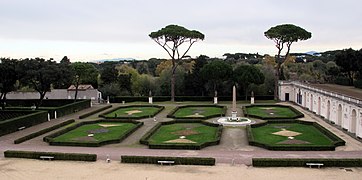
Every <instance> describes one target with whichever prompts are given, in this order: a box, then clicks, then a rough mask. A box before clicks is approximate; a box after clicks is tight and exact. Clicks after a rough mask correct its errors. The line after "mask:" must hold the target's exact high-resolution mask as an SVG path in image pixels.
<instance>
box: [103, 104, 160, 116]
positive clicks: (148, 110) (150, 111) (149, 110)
mask: <svg viewBox="0 0 362 180" xmlns="http://www.w3.org/2000/svg"><path fill="white" fill-rule="evenodd" d="M159 110H160V108H159V107H146V106H145V107H126V108H119V109H117V110H115V111H113V112H111V113H108V114H106V115H105V117H107V118H113V117H115V118H116V117H144V116H154V115H155V114H156V113H157V112H158V111H159Z"/></svg>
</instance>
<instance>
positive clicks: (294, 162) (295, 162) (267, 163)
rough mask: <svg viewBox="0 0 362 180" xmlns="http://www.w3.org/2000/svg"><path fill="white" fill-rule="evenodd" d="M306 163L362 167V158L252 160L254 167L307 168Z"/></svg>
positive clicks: (325, 165)
mask: <svg viewBox="0 0 362 180" xmlns="http://www.w3.org/2000/svg"><path fill="white" fill-rule="evenodd" d="M306 163H322V164H323V166H324V167H362V159H360V158H354V159H347V158H338V159H334V158H303V159H298V158H252V164H253V166H254V167H306V166H307V165H306Z"/></svg>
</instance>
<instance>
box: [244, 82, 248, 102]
mask: <svg viewBox="0 0 362 180" xmlns="http://www.w3.org/2000/svg"><path fill="white" fill-rule="evenodd" d="M244 86H245V87H244V89H245V101H248V85H244Z"/></svg>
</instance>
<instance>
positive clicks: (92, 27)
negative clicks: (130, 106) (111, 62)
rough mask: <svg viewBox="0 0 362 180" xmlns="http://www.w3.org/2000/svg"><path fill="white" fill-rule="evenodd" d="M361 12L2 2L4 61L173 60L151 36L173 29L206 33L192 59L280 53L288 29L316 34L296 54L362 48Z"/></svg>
mask: <svg viewBox="0 0 362 180" xmlns="http://www.w3.org/2000/svg"><path fill="white" fill-rule="evenodd" d="M361 7H362V1H361V0H344V1H339V0H300V1H294V0H253V1H245V0H180V1H170V0H168V1H166V0H0V57H12V58H26V57H44V58H54V59H55V60H59V59H61V58H62V57H63V56H65V55H66V56H68V57H69V58H70V59H71V61H88V60H96V59H108V58H118V57H122V58H128V57H130V58H136V59H149V58H152V57H157V58H167V54H166V52H165V51H164V50H163V49H162V48H161V47H159V46H158V45H157V44H156V43H155V42H154V41H153V40H152V39H150V38H149V37H148V34H149V33H150V32H152V31H157V30H159V29H161V28H162V27H165V26H166V25H169V24H177V25H181V26H184V27H186V28H188V29H195V30H198V31H200V32H202V33H204V34H205V40H204V41H200V42H197V43H196V44H195V45H194V46H193V47H192V49H191V50H190V52H189V55H191V56H192V57H195V56H198V55H200V54H204V55H208V56H210V57H221V56H222V55H223V54H224V53H227V52H228V53H236V52H244V53H257V52H258V53H259V54H275V53H276V51H277V50H276V48H275V45H274V43H273V42H272V41H271V40H268V39H267V38H265V37H264V32H265V31H267V30H268V29H269V28H270V27H273V26H276V25H279V24H285V23H291V24H294V25H298V26H300V27H303V28H304V29H306V30H307V31H310V32H312V38H311V39H309V40H307V41H303V42H298V43H295V44H293V46H292V52H307V51H312V50H313V51H326V50H334V49H343V48H350V47H352V48H354V49H360V48H362V11H361Z"/></svg>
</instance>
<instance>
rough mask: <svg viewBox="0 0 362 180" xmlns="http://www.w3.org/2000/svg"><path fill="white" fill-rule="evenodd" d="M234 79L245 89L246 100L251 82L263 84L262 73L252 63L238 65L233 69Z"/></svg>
mask: <svg viewBox="0 0 362 180" xmlns="http://www.w3.org/2000/svg"><path fill="white" fill-rule="evenodd" d="M233 76H234V79H235V81H236V82H237V83H238V84H239V86H241V87H244V89H245V100H247V95H248V89H249V86H250V85H251V84H257V85H260V84H263V83H264V79H265V77H264V74H263V73H262V72H261V71H260V70H259V69H258V68H256V67H255V66H254V65H240V66H238V67H237V68H236V69H235V70H234V74H233Z"/></svg>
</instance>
